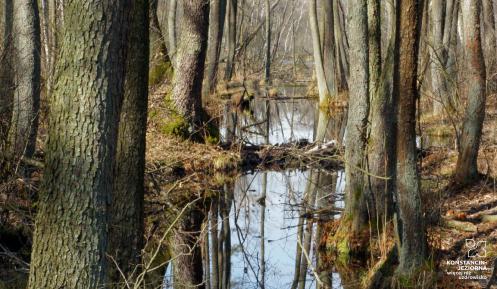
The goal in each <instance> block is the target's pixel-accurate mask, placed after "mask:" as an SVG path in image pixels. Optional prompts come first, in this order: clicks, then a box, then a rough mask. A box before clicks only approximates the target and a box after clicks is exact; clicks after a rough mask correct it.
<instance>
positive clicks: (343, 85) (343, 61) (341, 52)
mask: <svg viewBox="0 0 497 289" xmlns="http://www.w3.org/2000/svg"><path fill="white" fill-rule="evenodd" d="M341 12H342V11H341V9H340V3H339V0H333V20H334V24H335V28H334V31H335V39H336V40H335V42H336V44H335V46H336V48H337V49H336V59H337V69H338V76H337V80H338V83H337V87H338V89H337V91H344V90H347V89H348V81H349V75H350V73H349V70H350V68H349V55H348V49H349V44H348V40H347V35H346V31H345V23H344V21H345V20H344V17H343V13H341Z"/></svg>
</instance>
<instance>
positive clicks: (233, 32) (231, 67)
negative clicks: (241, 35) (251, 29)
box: [224, 0, 238, 80]
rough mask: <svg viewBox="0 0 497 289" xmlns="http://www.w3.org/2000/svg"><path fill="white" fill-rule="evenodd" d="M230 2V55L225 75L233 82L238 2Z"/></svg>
mask: <svg viewBox="0 0 497 289" xmlns="http://www.w3.org/2000/svg"><path fill="white" fill-rule="evenodd" d="M227 1H228V13H227V20H228V26H227V28H228V39H227V43H226V44H227V49H228V55H227V56H226V57H227V59H226V71H225V74H224V80H231V78H232V77H233V72H234V69H235V49H236V26H237V25H236V24H237V22H236V16H237V15H236V14H237V12H238V11H237V10H238V9H237V5H238V1H237V0H227Z"/></svg>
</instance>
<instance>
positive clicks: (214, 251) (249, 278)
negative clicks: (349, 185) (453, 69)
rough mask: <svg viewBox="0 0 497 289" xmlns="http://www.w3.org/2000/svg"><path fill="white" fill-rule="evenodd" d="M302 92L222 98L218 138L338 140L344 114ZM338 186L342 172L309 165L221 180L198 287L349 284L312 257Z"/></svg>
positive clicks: (168, 280) (335, 210) (336, 207)
mask: <svg viewBox="0 0 497 289" xmlns="http://www.w3.org/2000/svg"><path fill="white" fill-rule="evenodd" d="M305 89H306V88H305V87H283V88H280V89H279V92H280V95H279V97H278V98H275V99H271V98H255V99H254V100H251V101H250V105H249V107H248V108H246V109H245V110H244V111H240V110H239V109H236V108H234V107H233V106H232V104H231V103H229V102H228V103H227V104H226V106H225V107H224V112H223V120H222V125H221V137H222V140H223V141H224V142H241V143H243V144H245V145H263V144H270V145H277V144H286V143H293V142H297V141H303V140H305V141H308V142H315V141H318V140H319V141H321V142H323V143H324V142H329V141H332V140H334V141H336V142H337V143H338V144H341V143H342V141H343V138H344V135H345V133H346V130H345V125H346V115H347V113H346V111H345V110H337V111H335V112H333V113H331V114H330V113H327V112H324V111H322V110H321V109H319V107H318V102H317V99H310V98H305V97H304V96H305ZM420 140H421V139H420ZM427 141H428V140H424V139H423V143H425V142H427ZM344 189H345V174H344V171H343V170H337V171H328V170H325V169H323V168H320V167H314V166H307V167H306V168H304V169H284V170H281V171H267V170H257V169H255V170H252V171H248V172H245V173H243V174H241V175H239V176H237V177H236V179H235V180H234V181H227V182H226V183H225V184H224V186H223V189H222V192H220V198H219V199H218V200H217V201H214V203H213V204H212V207H211V212H210V214H209V221H208V228H207V229H208V230H209V234H208V237H207V238H206V240H205V241H204V244H203V245H202V250H203V251H204V252H206V251H208V252H209V254H205V255H207V256H208V258H206V260H203V263H204V276H209V280H205V281H206V282H207V285H208V286H207V287H206V288H214V287H216V288H218V287H217V286H212V287H210V286H209V284H215V283H218V284H220V285H219V288H240V289H241V288H268V289H269V288H278V289H283V288H292V289H293V288H295V289H296V288H299V289H304V288H323V289H324V288H330V289H338V288H355V286H354V284H350V282H348V284H342V279H341V278H340V274H339V273H338V272H336V271H335V270H334V269H330V267H329V266H326V268H327V269H325V270H324V271H323V268H325V267H324V266H322V265H321V264H320V261H319V260H320V259H319V254H320V253H321V252H320V251H321V250H320V248H319V244H320V238H321V233H322V228H321V227H322V225H323V223H324V222H327V221H329V220H333V219H337V218H339V216H340V213H341V210H342V209H343V207H344ZM171 272H172V269H171V266H169V268H168V270H167V271H166V275H165V278H164V284H165V285H164V288H172V284H173V282H174V280H173V279H174V278H173V276H172V273H171ZM318 280H319V281H318ZM355 282H360V281H359V280H356V281H354V283H355ZM319 283H320V284H319ZM355 285H357V283H356V284H355Z"/></svg>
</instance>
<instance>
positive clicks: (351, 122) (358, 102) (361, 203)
mask: <svg viewBox="0 0 497 289" xmlns="http://www.w3.org/2000/svg"><path fill="white" fill-rule="evenodd" d="M349 5H350V6H349V19H348V24H349V30H348V31H349V37H350V39H349V40H350V49H349V53H350V79H349V108H348V119H347V134H346V137H345V172H346V178H347V187H346V194H347V197H346V207H345V212H344V218H347V219H349V220H350V221H351V223H352V224H351V227H349V228H347V230H348V231H350V232H351V233H352V235H353V234H355V233H359V231H360V230H361V228H363V227H364V226H365V225H366V224H367V221H368V212H367V205H366V195H365V184H364V173H363V171H364V169H365V160H364V158H365V155H364V149H365V146H366V126H367V120H368V113H369V89H368V88H369V75H368V74H369V73H368V72H369V61H368V51H369V49H368V31H367V26H368V23H367V1H366V0H353V1H349Z"/></svg>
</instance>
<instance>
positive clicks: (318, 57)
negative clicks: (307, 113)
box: [309, 0, 330, 105]
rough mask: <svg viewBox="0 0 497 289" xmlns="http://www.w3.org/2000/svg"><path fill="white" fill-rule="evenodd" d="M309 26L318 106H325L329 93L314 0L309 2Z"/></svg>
mask: <svg viewBox="0 0 497 289" xmlns="http://www.w3.org/2000/svg"><path fill="white" fill-rule="evenodd" d="M309 26H310V29H311V34H312V50H313V51H314V69H315V72H316V79H317V85H318V91H319V104H320V105H325V104H326V102H327V101H328V100H329V97H330V92H329V90H328V85H327V82H326V76H325V73H324V66H323V53H322V50H321V40H320V37H319V26H318V17H317V7H316V0H309Z"/></svg>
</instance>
